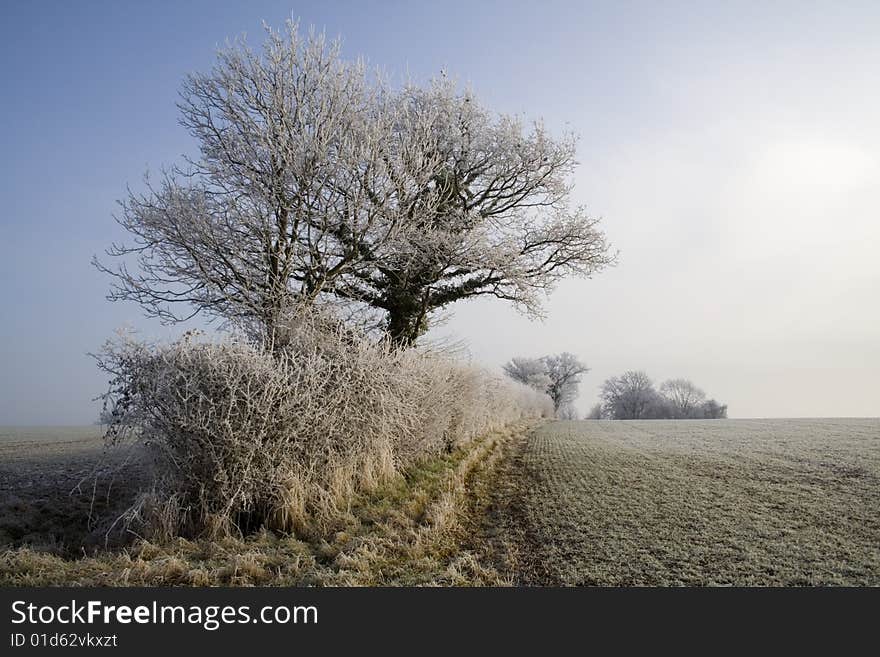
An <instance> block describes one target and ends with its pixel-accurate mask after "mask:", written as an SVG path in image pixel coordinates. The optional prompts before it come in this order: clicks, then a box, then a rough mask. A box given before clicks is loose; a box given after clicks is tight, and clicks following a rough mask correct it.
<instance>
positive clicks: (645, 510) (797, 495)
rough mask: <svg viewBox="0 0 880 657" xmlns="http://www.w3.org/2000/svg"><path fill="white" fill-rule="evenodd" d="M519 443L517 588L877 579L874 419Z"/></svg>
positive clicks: (879, 428) (695, 427)
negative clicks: (523, 559) (521, 557)
mask: <svg viewBox="0 0 880 657" xmlns="http://www.w3.org/2000/svg"><path fill="white" fill-rule="evenodd" d="M521 448H522V449H521V453H520V455H519V458H520V461H521V465H522V468H523V469H522V473H523V475H522V476H523V479H522V480H520V481H519V483H518V487H517V488H518V489H517V490H516V491H514V492H512V493H511V492H510V491H508V500H507V504H508V508H509V509H511V510H512V511H511V515H513V516H514V517H516V518H517V519H518V520H519V521H521V523H522V524H521V527H522V529H521V532H522V535H521V536H520V543H521V544H523V545H525V548H523V549H521V553H523V552H524V553H525V554H526V555H527V556H528V563H525V564H521V565H520V572H521V575H520V580H519V581H520V582H521V583H531V584H569V585H570V584H597V585H651V586H653V585H731V584H734V585H761V586H763V585H874V586H876V585H880V495H878V491H880V421H878V420H876V419H873V420H766V421H746V420H731V421H622V422H556V423H552V424H548V425H544V426H543V427H542V428H540V429H539V430H538V431H537V432H536V434H535V435H534V436H533V437H531V438H530V439H529V440H528V441H523V442H522V445H521Z"/></svg>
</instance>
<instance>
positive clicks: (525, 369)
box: [504, 358, 550, 392]
mask: <svg viewBox="0 0 880 657" xmlns="http://www.w3.org/2000/svg"><path fill="white" fill-rule="evenodd" d="M504 372H505V373H506V374H507V376H509V377H510V378H511V379H513V380H514V381H519V382H520V383H524V384H525V385H527V386H530V387H532V388H534V389H535V390H540V391H541V392H547V388H549V387H550V375H549V374H547V366H546V365H545V364H544V361H543V360H541V359H540V358H512V359H511V360H510V362H509V363H507V364H505V365H504Z"/></svg>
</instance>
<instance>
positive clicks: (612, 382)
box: [601, 370, 658, 420]
mask: <svg viewBox="0 0 880 657" xmlns="http://www.w3.org/2000/svg"><path fill="white" fill-rule="evenodd" d="M657 396H658V395H657V391H656V390H654V384H653V383H652V382H651V379H650V378H649V377H648V375H647V374H645V373H644V372H642V371H633V370H630V371H628V372H624V373H623V374H621V375H620V376H614V377H611V378H610V379H606V381H605V383H603V384H602V392H601V398H602V406H603V411H604V413H605V414H606V415H607V416H608V417H610V418H612V419H614V420H638V419H640V418H642V417H645V415H646V413H647V411H648V409H649V407H650V406H651V404H653V403H655V402H656V400H657Z"/></svg>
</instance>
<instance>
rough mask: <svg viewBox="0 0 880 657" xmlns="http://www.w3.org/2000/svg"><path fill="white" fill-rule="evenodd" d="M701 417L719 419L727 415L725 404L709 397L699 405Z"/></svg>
mask: <svg viewBox="0 0 880 657" xmlns="http://www.w3.org/2000/svg"><path fill="white" fill-rule="evenodd" d="M700 412H701V414H702V417H704V418H706V419H708V420H720V419H724V418H726V417H727V404H719V403H718V402H717V401H715V400H714V399H709V400H708V401H705V402H703V403H702V404H701V405H700Z"/></svg>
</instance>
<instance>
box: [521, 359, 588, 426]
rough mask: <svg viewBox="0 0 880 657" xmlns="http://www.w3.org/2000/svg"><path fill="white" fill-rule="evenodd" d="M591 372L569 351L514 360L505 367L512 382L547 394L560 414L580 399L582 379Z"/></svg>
mask: <svg viewBox="0 0 880 657" xmlns="http://www.w3.org/2000/svg"><path fill="white" fill-rule="evenodd" d="M589 369H590V368H588V367H587V366H586V365H584V364H583V363H582V362H581V361H580V360H579V359H578V357H577V356H575V355H574V354H571V353H568V352H567V351H566V352H563V353H561V354H557V355H553V356H543V357H541V358H513V359H512V360H511V361H510V362H509V363H507V364H506V365H504V371H505V373H506V374H507V375H508V376H509V377H510V378H512V379H514V380H515V381H519V382H520V383H525V384H526V385H529V386H532V387H533V388H536V389H537V390H541V391H542V392H546V393H547V395H548V396H549V397H550V399H551V400H552V401H553V408H554V410H555V411H556V412H557V414H558V413H559V411H560V409H563V408H565V407H567V406H569V405H570V404H571V403H572V402H573V401H574V400H575V399H577V395H578V386H579V385H580V382H581V378H580V375H581V374H583V373H585V372H588V371H589Z"/></svg>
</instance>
